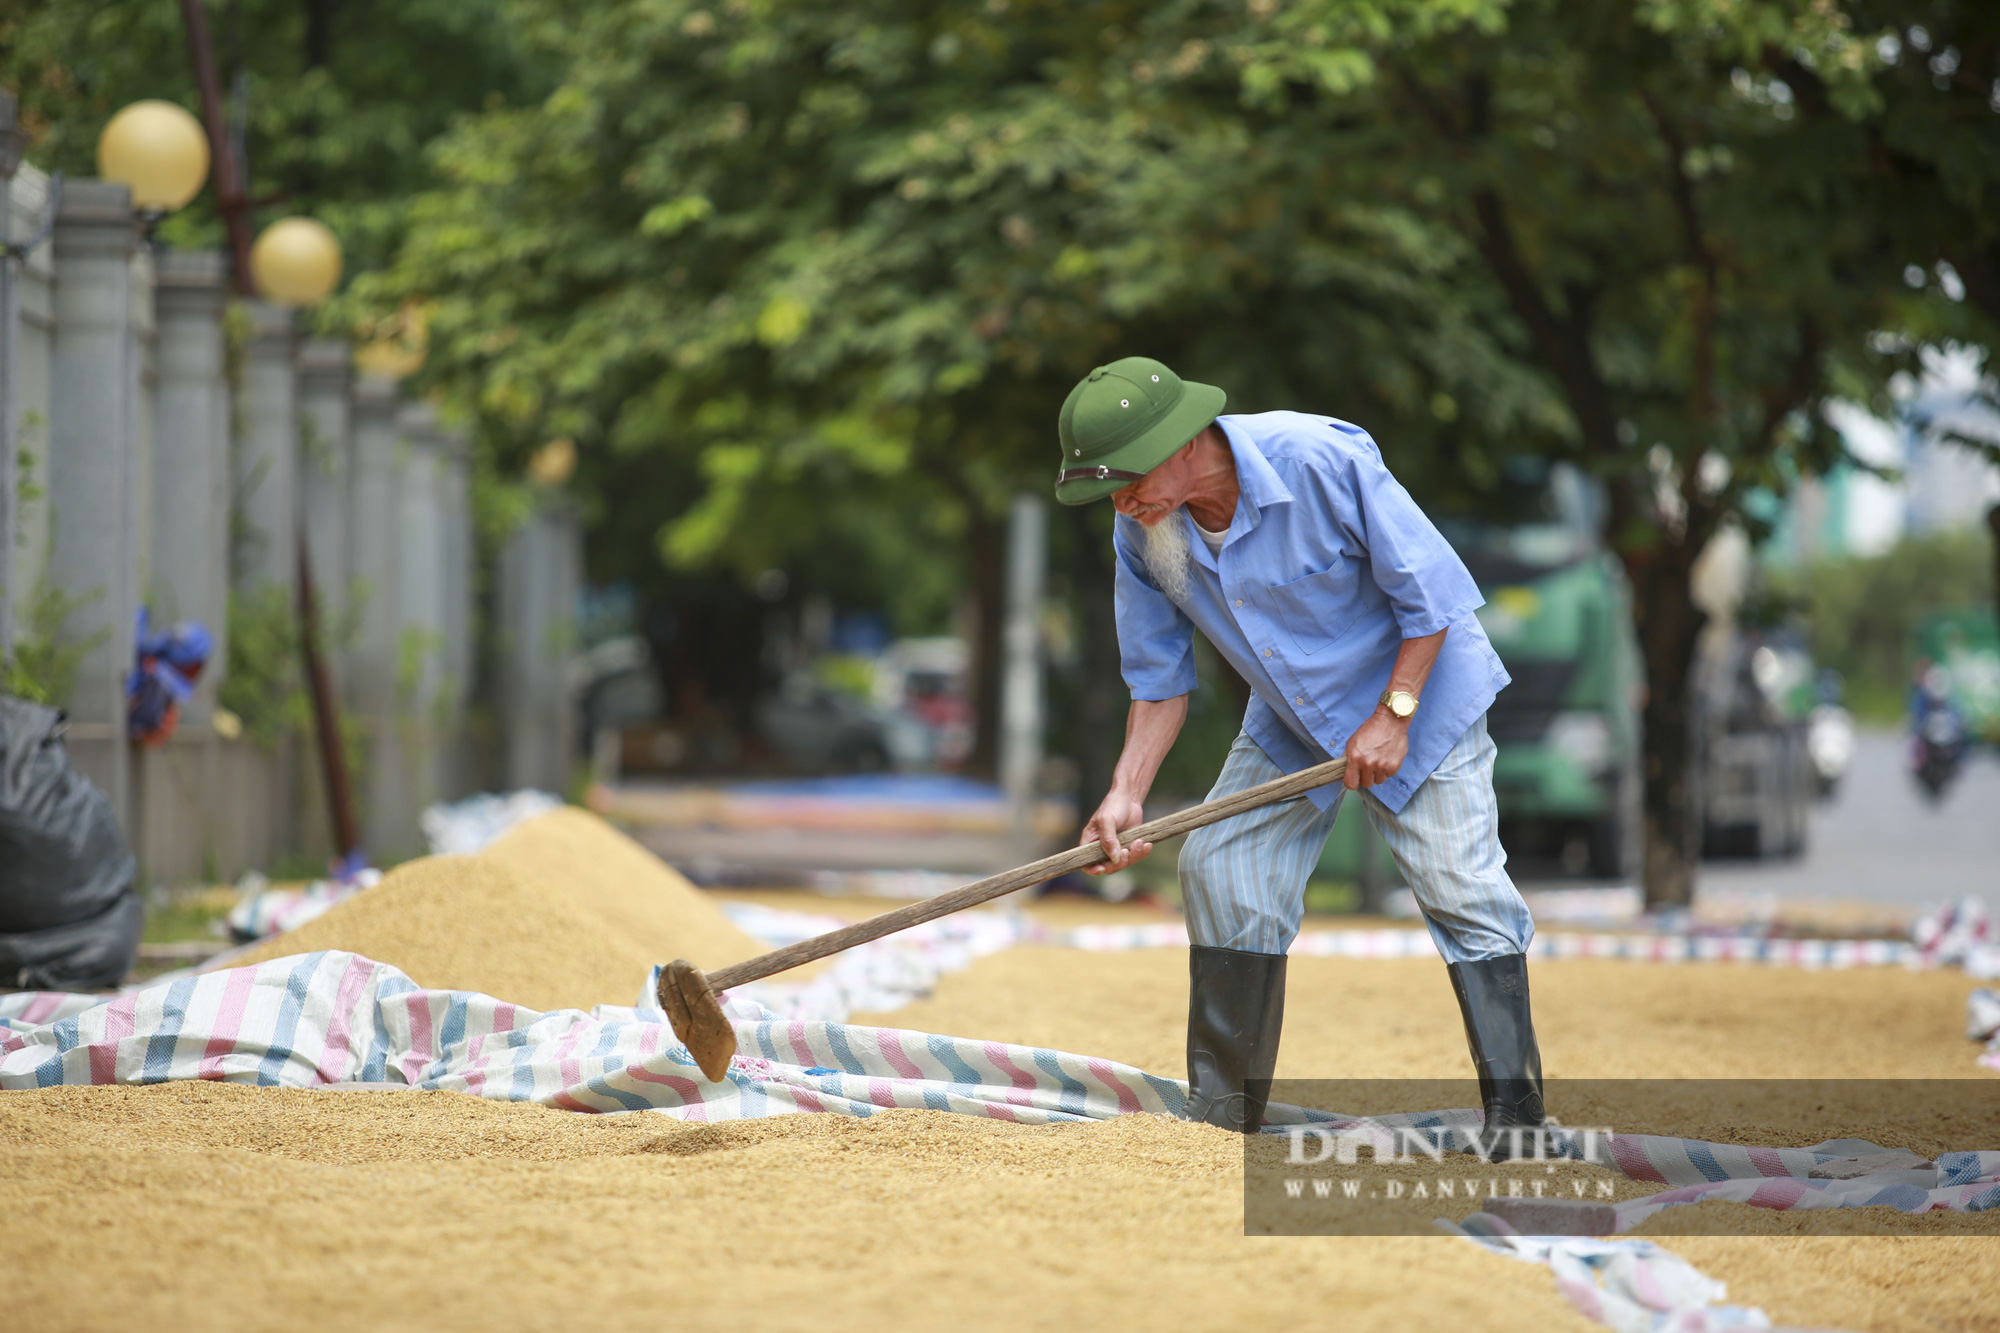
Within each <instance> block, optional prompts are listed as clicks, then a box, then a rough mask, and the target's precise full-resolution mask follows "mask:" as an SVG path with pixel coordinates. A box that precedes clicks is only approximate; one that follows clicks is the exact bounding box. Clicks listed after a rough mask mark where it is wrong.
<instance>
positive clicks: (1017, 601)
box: [1000, 495, 1049, 856]
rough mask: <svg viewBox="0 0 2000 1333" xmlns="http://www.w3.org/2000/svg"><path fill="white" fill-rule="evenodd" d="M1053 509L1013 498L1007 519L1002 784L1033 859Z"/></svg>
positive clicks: (1014, 827) (1023, 848) (1023, 847)
mask: <svg viewBox="0 0 2000 1333" xmlns="http://www.w3.org/2000/svg"><path fill="white" fill-rule="evenodd" d="M1048 536H1049V511H1048V506H1047V505H1046V504H1045V503H1044V502H1043V501H1042V500H1041V499H1040V498H1039V497H1038V496H1033V495H1017V496H1015V497H1014V505H1013V509H1012V511H1011V512H1010V513H1009V514H1008V519H1007V620H1006V624H1005V626H1004V628H1003V629H1002V633H1001V657H1002V662H1003V666H1002V667H1001V676H1000V782H1001V786H1002V787H1003V788H1004V789H1005V790H1006V793H1007V808H1008V814H1009V816H1010V819H1009V822H1010V824H1011V831H1012V836H1013V842H1014V845H1015V846H1016V848H1018V849H1020V852H1021V854H1022V855H1024V856H1027V855H1032V853H1033V844H1034V841H1035V830H1034V812H1035V796H1036V791H1035V788H1036V779H1037V777H1038V776H1039V774H1040V772H1041V767H1042V663H1041V648H1042V643H1041V626H1040V625H1039V624H1038V623H1037V622H1038V620H1039V618H1040V615H1041V609H1042V581H1043V574H1044V572H1045V571H1046V569H1047V567H1048Z"/></svg>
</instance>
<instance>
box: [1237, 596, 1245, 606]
mask: <svg viewBox="0 0 2000 1333" xmlns="http://www.w3.org/2000/svg"><path fill="white" fill-rule="evenodd" d="M1236 604H1237V605H1238V606H1241V605H1243V599H1242V598H1241V597H1239V598H1237V599H1236Z"/></svg>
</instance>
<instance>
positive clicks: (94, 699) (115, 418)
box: [48, 180, 141, 829]
mask: <svg viewBox="0 0 2000 1333" xmlns="http://www.w3.org/2000/svg"><path fill="white" fill-rule="evenodd" d="M138 243H139V234H138V229H137V226H136V225H135V221H134V218H133V214H132V201H131V196H130V194H129V193H128V191H127V190H126V188H125V187H124V186H123V185H115V184H112V183H111V182H108V181H97V180H78V181H70V182H68V183H67V184H66V185H65V186H64V188H63V197H62V208H61V211H60V212H59V213H58V214H57V216H56V228H55V261H56V284H55V341H54V359H53V366H52V368H51V393H50V398H51V401H50V410H49V467H48V479H49V480H48V496H49V506H50V514H49V521H50V523H51V525H52V528H53V541H52V542H51V545H50V556H49V571H48V572H49V578H50V579H51V581H52V583H53V584H54V585H55V586H57V587H58V588H60V590H61V591H62V593H63V594H64V595H65V596H66V597H67V598H68V599H70V601H71V603H72V609H71V611H70V614H69V616H68V618H67V622H66V624H65V625H64V627H63V635H64V637H65V638H66V639H68V640H69V641H70V642H72V643H76V644H79V645H86V646H87V650H86V651H85V652H84V654H83V658H82V661H81V663H80V665H79V667H78V670H77V675H76V680H75V683H74V685H73V686H72V687H71V689H70V691H69V697H68V700H67V703H68V707H69V712H70V716H71V719H72V723H71V731H70V747H69V748H70V754H71V757H72V759H73V760H74V761H75V764H76V767H77V768H78V770H79V771H81V772H83V773H84V774H85V775H86V776H88V777H89V778H90V779H91V780H92V781H93V782H95V783H96V784H97V785H98V786H99V787H100V788H101V789H103V791H104V793H105V795H106V796H107V797H109V798H110V800H111V803H112V807H113V809H114V810H116V811H117V813H118V818H119V820H120V822H121V823H122V824H123V825H124V826H125V827H126V828H128V829H129V828H130V827H131V792H130V785H129V772H130V769H129V757H128V746H127V743H126V739H125V673H126V672H127V671H129V670H130V669H131V665H132V621H133V614H134V612H135V610H136V608H137V606H138V597H139V564H140V562H139V550H138V540H139V534H138V532H137V531H136V530H135V529H136V527H137V525H136V524H135V522H134V519H135V516H136V514H137V512H138V507H139V499H138V496H137V495H136V494H135V492H134V487H135V485H136V483H137V481H138V478H139V477H140V475H141V467H140V462H141V460H140V459H139V457H138V441H137V439H136V435H137V429H138V425H139V421H140V414H139V409H138V404H137V402H136V401H135V400H136V398H137V397H138V391H139V381H140V374H141V368H140V351H139V347H138V345H137V343H138V338H139V330H138V329H137V328H136V327H135V324H134V319H133V314H134V308H135V302H134V294H133V290H132V285H133V277H134V270H133V265H132V257H133V254H134V252H135V249H136V247H137V245H138Z"/></svg>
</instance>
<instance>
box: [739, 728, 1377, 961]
mask: <svg viewBox="0 0 2000 1333" xmlns="http://www.w3.org/2000/svg"><path fill="white" fill-rule="evenodd" d="M1346 771H1347V760H1345V759H1330V760H1328V761H1327V762H1326V763H1324V764H1317V765H1315V766H1313V767H1312V768H1307V769H1301V770H1300V771H1299V772H1297V773H1293V774H1292V775H1290V776H1289V777H1282V778H1276V779H1274V780H1272V781H1270V782H1266V783H1263V784H1261V785H1259V786H1255V787H1249V788H1245V789H1244V790H1243V791H1239V792H1236V793H1234V794H1233V795H1229V796H1225V797H1223V798H1222V799H1221V800H1219V801H1204V802H1203V803H1202V804H1200V805H1193V806H1189V807H1188V808H1187V809H1185V810H1176V811H1175V812H1174V813H1173V814H1170V815H1167V816H1165V817H1164V818H1161V819H1155V820H1153V821H1151V822H1150V823H1146V824H1140V825H1139V826H1137V827H1136V828H1130V829H1125V830H1122V831H1121V832H1120V834H1119V837H1120V838H1121V839H1122V840H1123V841H1124V842H1125V843H1127V844H1130V843H1133V842H1160V841H1163V840H1164V839H1167V838H1172V837H1177V836H1179V835H1180V834H1183V833H1187V832H1190V831H1192V830H1194V829H1198V828H1201V827H1203V826H1205V825H1208V824H1214V823H1218V822H1220V821H1221V820H1224V819H1228V818H1229V817H1230V816H1231V815H1240V814H1242V813H1243V812H1244V811H1246V810H1256V809H1258V808H1260V807H1262V806H1266V805H1276V804H1277V803H1278V802H1280V801H1289V800H1291V799H1292V798H1294V797H1297V796H1303V795H1305V793H1307V792H1309V791H1311V790H1312V789H1313V788H1315V787H1324V786H1326V785H1328V784H1329V783H1334V782H1338V781H1340V778H1341V775H1342V774H1343V773H1345V772H1346ZM1103 859H1104V845H1103V844H1102V843H1096V842H1092V843H1085V844H1083V845H1082V846H1079V847H1072V848H1070V849H1069V850H1068V851H1066V852H1057V853H1056V854H1055V855H1054V856H1045V857H1043V858H1042V859H1041V860H1039V861H1031V862H1029V863H1028V864H1027V865H1024V866H1020V867H1018V868H1016V869H1013V870H1005V871H1002V872H1001V873H1000V874H997V875H989V876H988V877H987V878H985V879H982V880H979V881H977V882H976V883H972V884H967V885H965V886H964V887H963V888H957V889H950V890H947V891H946V892H944V893H940V894H938V895H936V896H935V897H931V898H926V899H924V900H923V901H922V902H915V903H911V904H910V905H909V906H908V907H898V908H897V909H896V910H895V911H893V912H884V913H882V915H880V916H872V917H869V918H868V919H867V920H866V921H857V922H855V923H854V924H853V925H851V926H842V927H841V928H840V929H839V930H830V931H828V932H827V933H826V934H824V935H815V936H813V937H812V938H811V939H809V940H800V941H799V942H798V943H797V944H788V945H786V946H785V947H784V948H782V949H773V950H772V951H771V952H770V953H767V954H763V955H760V956H759V957H756V958H750V959H746V960H744V961H743V962H740V963H731V964H730V965H729V966H728V967H721V968H717V969H716V970H715V971H713V972H710V973H708V974H707V978H708V984H709V987H710V988H711V989H712V990H714V991H717V992H720V991H725V990H728V989H729V988H730V987H731V986H741V985H742V984H743V983H745V982H746V981H756V980H758V979H759V978H762V977H768V976H774V975H776V974H777V973H779V972H786V971H789V970H791V969H792V968H795V967H798V966H799V965H801V964H803V963H810V962H812V961H813V960H814V959H815V958H825V957H826V956H827V955H829V954H836V953H839V952H840V951H841V950H843V949H852V948H853V947H854V946H855V945H857V944H866V943H867V942H868V941H869V940H879V939H881V938H882V937H883V936H884V935H893V934H895V933H896V932H897V931H899V930H905V929H908V928H909V927H911V926H915V925H920V924H921V923H923V922H925V921H935V920H937V918H939V917H941V916H950V915H951V914H952V913H953V912H962V911H964V910H965V909H966V908H968V907H976V906H978V905H979V904H980V903H983V902H988V901H991V900H992V899H994V898H998V897H1000V896H1001V895H1003V894H1008V893H1012V892H1014V891H1015V890H1016V889H1025V888H1027V887H1028V886H1030V885H1032V884H1040V883H1042V882H1043V881H1045V880H1051V879H1054V878H1055V877H1056V876H1057V875H1066V874H1068V873H1069V872H1070V871H1072V870H1081V869H1083V868H1084V867H1085V866H1093V865H1096V864H1097V863H1098V862H1099V861H1102V860H1103Z"/></svg>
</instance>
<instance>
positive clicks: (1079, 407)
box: [1056, 356, 1229, 505]
mask: <svg viewBox="0 0 2000 1333" xmlns="http://www.w3.org/2000/svg"><path fill="white" fill-rule="evenodd" d="M1228 401H1229V395H1227V394H1225V393H1224V392H1223V391H1222V390H1220V389H1218V388H1216V387H1215V386H1214V385H1212V384H1197V383H1195V382H1194V381H1193V380H1183V379H1182V378H1181V377H1180V376H1178V375H1176V374H1174V372H1173V371H1171V370H1168V369H1167V368H1166V367H1165V366H1163V365H1161V364H1160V363H1159V362H1157V361H1155V360H1153V359H1152V358H1151V357H1146V356H1128V357H1125V358H1123V359H1122V360H1118V361H1113V362H1112V363H1111V364H1110V365H1108V366H1099V367H1098V368H1097V369H1095V370H1093V371H1091V372H1090V373H1089V374H1088V375H1086V376H1084V377H1083V379H1082V380H1080V381H1078V383H1077V386H1076V387H1075V388H1074V389H1071V390H1070V391H1069V397H1068V398H1067V399H1065V400H1064V401H1063V405H1062V415H1061V416H1060V417H1058V418H1057V419H1056V436H1057V438H1059V439H1060V440H1061V441H1062V468H1061V470H1060V471H1059V472H1058V473H1057V474H1056V499H1058V500H1060V501H1062V502H1063V503H1064V504H1066V505H1080V504H1089V503H1090V502H1091V501H1092V500H1100V499H1103V498H1104V497H1105V496H1107V495H1109V494H1111V493H1112V492H1113V491H1117V490H1123V489H1124V488H1125V487H1127V486H1130V485H1131V484H1132V483H1133V482H1135V481H1137V480H1139V478H1141V477H1143V476H1145V475H1146V474H1147V473H1148V472H1151V471H1152V470H1153V469H1154V468H1156V467H1158V466H1159V465H1160V464H1162V463H1164V462H1166V461H1167V459H1168V458H1169V457H1170V456H1171V455H1172V454H1173V452H1174V450H1176V449H1178V448H1180V447H1181V446H1182V445H1184V444H1186V443H1187V442H1188V441H1189V440H1192V439H1193V438H1194V437H1195V436H1197V435H1199V434H1201V432H1202V430H1203V428H1204V427H1206V426H1207V425H1208V423H1209V422H1211V421H1213V420H1215V418H1216V417H1217V416H1218V415H1219V414H1220V413H1221V412H1222V408H1223V405H1224V404H1226V403H1227V402H1228Z"/></svg>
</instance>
